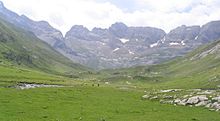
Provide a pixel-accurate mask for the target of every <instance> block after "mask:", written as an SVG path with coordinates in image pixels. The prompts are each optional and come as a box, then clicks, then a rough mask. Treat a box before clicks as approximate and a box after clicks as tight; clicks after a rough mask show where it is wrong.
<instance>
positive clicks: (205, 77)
mask: <svg viewBox="0 0 220 121" xmlns="http://www.w3.org/2000/svg"><path fill="white" fill-rule="evenodd" d="M98 78H99V79H100V80H102V81H109V82H112V83H114V82H117V83H123V84H126V82H127V81H129V82H130V83H133V84H136V85H141V86H143V87H147V88H210V89H214V88H219V87H220V41H215V42H213V43H211V44H208V45H205V46H202V47H200V48H198V49H196V50H194V51H193V52H191V53H189V54H188V55H186V56H185V57H181V58H177V59H175V60H171V61H168V62H166V63H163V64H159V65H153V66H140V67H133V68H129V69H127V68H125V69H116V70H105V71H102V76H98Z"/></svg>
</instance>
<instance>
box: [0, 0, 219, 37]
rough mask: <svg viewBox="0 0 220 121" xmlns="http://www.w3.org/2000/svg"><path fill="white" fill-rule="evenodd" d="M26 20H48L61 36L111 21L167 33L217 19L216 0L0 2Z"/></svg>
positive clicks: (40, 0)
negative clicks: (177, 28)
mask: <svg viewBox="0 0 220 121" xmlns="http://www.w3.org/2000/svg"><path fill="white" fill-rule="evenodd" d="M2 2H3V3H4V5H5V6H6V7H7V8H8V9H10V10H12V11H14V12H16V13H18V14H19V15H22V14H24V15H26V16H28V17H29V18H31V19H33V20H36V21H40V20H45V21H48V22H49V23H50V24H51V25H52V26H53V27H55V28H57V29H59V30H60V31H62V33H63V34H65V33H66V32H67V31H68V30H69V29H70V28H71V27H72V26H73V25H84V26H85V27H87V28H88V29H90V30H91V29H92V28H94V27H101V28H108V27H109V26H111V24H113V23H115V22H123V23H125V24H126V25H128V26H151V27H157V28H161V29H163V30H165V31H166V32H169V31H170V30H171V29H174V28H176V27H177V26H180V25H188V26H189V25H203V24H205V23H207V22H209V21H213V20H220V0H2Z"/></svg>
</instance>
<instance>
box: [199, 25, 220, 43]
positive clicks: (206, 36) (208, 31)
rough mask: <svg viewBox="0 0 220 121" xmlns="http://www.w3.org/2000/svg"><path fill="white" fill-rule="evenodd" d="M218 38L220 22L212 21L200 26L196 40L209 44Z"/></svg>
mask: <svg viewBox="0 0 220 121" xmlns="http://www.w3.org/2000/svg"><path fill="white" fill-rule="evenodd" d="M219 36H220V21H212V22H209V23H207V24H205V25H203V26H202V28H201V31H200V36H199V38H198V40H200V41H202V42H209V41H211V40H217V39H219Z"/></svg>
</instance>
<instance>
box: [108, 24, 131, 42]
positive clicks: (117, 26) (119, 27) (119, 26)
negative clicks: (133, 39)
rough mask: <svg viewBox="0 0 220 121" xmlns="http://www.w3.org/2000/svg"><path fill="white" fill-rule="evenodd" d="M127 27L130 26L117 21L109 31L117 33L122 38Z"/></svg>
mask: <svg viewBox="0 0 220 121" xmlns="http://www.w3.org/2000/svg"><path fill="white" fill-rule="evenodd" d="M127 29H128V27H127V25H125V24H124V23H122V22H116V23H114V24H112V25H111V27H110V28H109V31H110V32H111V33H112V34H114V35H116V36H117V37H120V38H122V37H124V36H125V34H126V31H127Z"/></svg>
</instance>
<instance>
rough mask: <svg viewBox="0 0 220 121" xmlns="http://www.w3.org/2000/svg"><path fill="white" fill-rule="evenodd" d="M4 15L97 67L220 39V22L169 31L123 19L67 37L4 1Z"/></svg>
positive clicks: (151, 58) (165, 55)
mask: <svg viewBox="0 0 220 121" xmlns="http://www.w3.org/2000/svg"><path fill="white" fill-rule="evenodd" d="M0 18H1V19H3V20H5V21H7V22H9V23H11V24H14V25H15V26H18V27H20V28H22V29H25V30H26V31H29V32H30V33H33V34H34V35H35V36H36V37H38V38H39V39H41V40H43V41H45V42H46V43H48V44H49V45H50V46H52V47H53V48H54V49H55V50H56V51H58V52H60V53H61V54H63V55H64V56H66V57H68V58H69V59H71V60H72V61H73V62H77V63H80V64H83V65H86V66H88V67H91V68H94V69H106V68H121V67H131V66H139V65H148V64H149V65H151V64H158V63H161V62H163V61H166V60H169V59H171V58H175V57H179V56H183V55H185V54H186V53H188V52H190V51H191V50H193V49H195V48H197V47H198V46H200V45H203V44H206V43H209V42H211V41H214V40H217V39H219V38H220V21H212V22H209V23H207V24H205V25H202V26H185V25H182V26H179V27H177V28H175V29H173V30H171V31H170V32H169V33H166V32H165V31H164V30H162V29H159V28H154V27H129V26H127V25H125V24H124V23H122V22H116V23H115V24H112V25H111V26H110V27H109V28H106V29H103V28H93V29H92V30H91V31H90V30H88V29H87V28H86V27H84V26H83V25H75V26H73V27H72V28H71V29H70V30H69V31H68V32H67V33H66V35H65V36H63V35H62V33H61V32H60V31H59V30H57V29H55V28H53V27H52V26H51V25H50V24H49V23H48V22H46V21H33V20H31V19H29V18H28V17H26V16H25V15H21V16H20V15H18V14H16V13H15V12H12V11H10V10H8V9H7V8H6V7H5V6H4V5H3V3H2V2H0Z"/></svg>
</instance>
